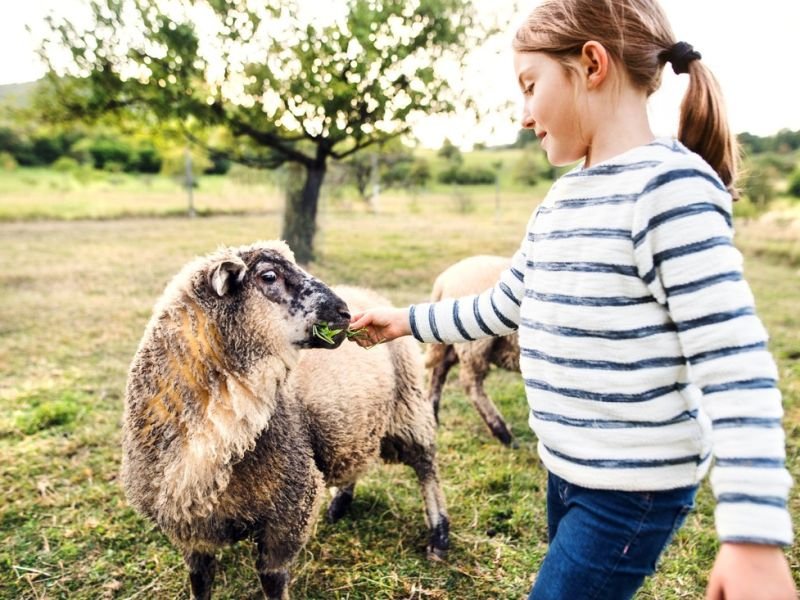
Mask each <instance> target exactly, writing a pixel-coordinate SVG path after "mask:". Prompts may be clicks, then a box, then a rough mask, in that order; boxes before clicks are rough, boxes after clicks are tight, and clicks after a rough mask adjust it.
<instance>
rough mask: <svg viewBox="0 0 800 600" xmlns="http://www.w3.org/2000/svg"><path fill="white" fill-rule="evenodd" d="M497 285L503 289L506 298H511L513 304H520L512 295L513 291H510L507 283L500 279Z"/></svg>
mask: <svg viewBox="0 0 800 600" xmlns="http://www.w3.org/2000/svg"><path fill="white" fill-rule="evenodd" d="M498 285H499V287H500V289H501V290H502V291H503V293H504V294H505V295H506V296H508V299H509V300H511V301H512V302H513V303H514V304H516V305H517V306H520V305H521V304H522V301H521V300H519V299H518V298H517V297H516V296H515V295H514V292H512V291H511V288H510V287H509V286H508V284H507V283H504V282H502V281H501V282H500V283H499V284H498Z"/></svg>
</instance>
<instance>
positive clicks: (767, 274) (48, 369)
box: [0, 180, 800, 600]
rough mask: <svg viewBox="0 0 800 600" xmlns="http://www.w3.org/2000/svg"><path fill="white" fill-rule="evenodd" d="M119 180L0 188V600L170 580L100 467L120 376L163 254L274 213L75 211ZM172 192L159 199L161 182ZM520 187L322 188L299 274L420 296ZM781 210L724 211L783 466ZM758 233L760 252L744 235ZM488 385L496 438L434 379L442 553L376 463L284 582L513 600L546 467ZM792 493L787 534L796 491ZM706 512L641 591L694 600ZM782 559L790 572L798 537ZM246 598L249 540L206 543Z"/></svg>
mask: <svg viewBox="0 0 800 600" xmlns="http://www.w3.org/2000/svg"><path fill="white" fill-rule="evenodd" d="M229 184H230V182H225V181H222V180H220V181H218V182H215V183H214V185H218V186H219V188H218V189H229V190H230V197H231V198H238V197H240V196H242V197H243V196H244V195H246V193H248V188H247V187H246V186H244V187H243V189H239V187H242V186H238V187H237V186H231V187H230V188H225V186H227V185H229ZM125 185H130V186H131V189H130V190H129V192H124V193H120V194H119V195H117V193H116V191H115V190H117V188H102V187H99V188H92V187H90V186H89V187H88V189H84V191H83V193H84V195H85V198H83V199H82V196H81V193H80V191H79V190H77V189H76V190H75V192H74V193H75V198H74V205H75V212H74V213H73V212H70V213H69V214H67V213H66V212H65V213H64V214H61V215H59V212H58V211H60V210H61V208H60V203H59V201H58V200H55V199H53V198H51V197H49V195H48V194H50V192H47V191H46V190H45V189H44V188H43V189H40V190H38V191H37V192H36V193H37V194H40V198H39V200H38V201H37V202H38V203H39V205H41V206H50V207H51V208H50V209H48V211H49V212H48V213H47V214H50V215H51V216H58V217H59V218H60V219H62V220H57V221H54V220H32V219H33V217H34V216H35V215H34V214H33V213H28V212H25V210H24V209H19V208H9V204H7V203H6V200H7V198H9V197H14V196H13V194H14V193H17V192H13V193H12V192H0V210H2V211H6V212H5V213H4V214H5V215H7V217H4V219H5V222H3V223H0V486H1V487H2V489H3V490H4V502H3V503H0V597H2V598H31V599H33V598H44V597H47V598H71V599H72V598H75V599H79V600H80V599H95V598H145V597H155V598H174V597H187V596H188V585H187V578H186V572H185V569H184V567H183V564H182V562H181V559H180V557H179V555H178V553H177V552H176V551H175V550H174V549H173V548H172V547H171V546H170V544H169V543H168V541H167V540H166V539H165V538H164V536H163V535H161V533H160V532H158V531H157V530H156V529H155V528H154V527H153V526H152V525H151V524H150V523H149V522H147V521H145V520H144V519H142V518H141V517H139V516H138V515H137V514H135V513H134V512H133V511H132V510H131V509H130V507H128V505H127V503H126V501H125V498H124V495H123V493H122V491H121V489H120V486H119V483H118V481H117V473H118V470H119V461H120V446H119V445H120V418H121V412H122V398H123V391H124V386H125V378H126V371H127V367H128V364H129V361H130V359H131V357H132V356H133V353H134V351H135V349H136V345H137V343H138V340H139V338H140V336H141V334H142V331H143V328H144V325H145V323H146V321H147V319H148V318H149V315H150V311H151V308H152V305H153V303H154V302H155V300H156V299H157V297H158V296H159V294H160V293H161V290H162V289H163V287H164V285H165V283H166V282H167V280H168V279H169V277H170V276H171V275H172V274H174V273H175V272H176V271H177V270H178V268H179V267H180V266H181V265H182V264H183V263H185V262H186V261H187V260H188V259H190V258H192V257H193V256H195V255H197V254H204V253H206V252H208V251H211V250H213V249H215V248H216V247H217V246H218V245H219V244H243V243H250V242H252V241H253V240H255V239H264V238H274V237H276V236H278V235H279V232H280V220H281V218H280V214H279V211H278V210H269V211H267V210H258V211H256V212H255V213H254V212H253V211H250V210H249V209H246V210H248V214H245V215H237V214H219V213H218V212H215V213H214V214H215V215H216V216H213V217H208V218H198V219H187V218H184V217H175V218H170V219H156V218H142V217H141V216H140V217H137V218H125V219H122V218H118V219H114V220H104V221H103V220H100V221H98V220H87V219H86V218H85V217H87V216H91V215H94V214H95V213H94V210H95V207H97V206H101V205H103V204H104V203H109V202H111V199H112V198H113V202H114V203H116V204H115V207H116V208H115V210H116V211H117V212H115V213H114V215H115V216H117V217H119V216H122V215H124V214H139V215H141V214H142V213H137V212H136V210H134V209H136V208H137V207H135V206H134V207H133V209H131V205H132V204H133V203H134V200H133V199H132V198H133V197H134V195H135V192H136V189H137V188H136V186H135V183H134V182H131V183H129V184H125ZM154 185H165V186H166V185H167V183H165V182H161V183H154ZM123 187H124V186H123ZM201 189H202V188H201ZM102 190H110V191H102ZM537 191H538V190H537ZM70 193H72V192H70ZM153 193H154V194H155V193H156V192H153ZM158 193H160V192H158ZM128 194H130V195H128ZM143 195H145V196H147V195H148V193H144V194H143ZM170 195H171V196H174V198H173V199H172V200H171V201H170V202H174V203H175V205H176V206H177V205H179V204H180V202H181V201H182V200H181V197H180V192H179V191H173V192H170ZM209 197H211V194H210V195H209ZM537 198H538V196H537V195H536V194H530V193H527V194H525V193H503V194H502V198H501V201H502V202H501V206H500V210H499V211H498V210H497V208H496V205H495V198H494V195H493V192H492V191H487V190H484V191H480V190H479V191H477V192H474V193H473V196H472V201H473V202H472V208H471V209H470V211H469V212H462V211H460V209H459V206H458V204H456V203H453V202H452V198H451V197H450V196H449V195H448V194H447V193H440V194H427V195H423V196H421V197H418V198H416V199H415V198H413V197H410V196H405V195H400V194H398V195H387V196H386V197H384V198H383V199H382V202H381V205H380V206H381V211H380V212H379V214H375V215H373V214H367V213H366V211H364V210H361V207H360V205H358V204H354V205H353V207H352V208H351V209H349V210H348V209H346V208H345V206H346V205H345V204H339V203H336V202H334V201H333V199H331V200H330V201H328V202H325V203H324V204H323V206H322V210H321V214H320V221H319V225H320V231H319V234H318V237H317V248H318V259H317V261H316V262H315V263H313V264H312V265H310V266H309V269H310V270H311V271H312V272H313V273H315V274H316V275H318V276H320V277H321V278H323V279H324V280H326V281H327V282H329V283H347V284H358V285H364V286H369V287H373V288H375V289H377V290H378V291H379V292H381V293H383V294H384V295H387V296H388V297H390V298H391V299H392V300H393V301H395V302H396V303H397V304H404V303H408V302H413V301H419V300H422V299H425V298H426V297H427V295H428V294H429V291H430V285H431V282H432V281H433V279H434V277H435V275H436V274H438V272H439V271H440V270H441V269H442V268H444V267H445V266H446V265H448V264H450V263H452V262H454V261H455V260H457V259H459V258H462V257H463V256H466V255H468V254H473V253H475V252H476V249H479V251H480V252H485V253H499V254H510V253H512V252H513V251H514V250H515V249H516V246H517V242H518V240H519V238H520V236H521V234H522V232H523V230H524V225H525V222H526V220H527V217H528V215H529V213H530V211H531V210H532V208H533V206H534V205H535V203H536V201H537ZM262 200H263V198H262ZM13 202H17V200H13ZM146 202H148V203H149V202H152V203H153V205H154V206H155V207H156V209H157V210H156V211H155V212H154V213H153V214H164V213H163V212H162V208H163V207H162V206H161V204H159V202H158V201H157V200H156V199H155V198H149V199H146ZM212 202H221V201H220V200H219V199H216V200H215V199H213V198H212V199H209V205H211V203H212ZM276 206H277V205H276ZM70 210H72V209H70ZM129 210H130V211H131V212H128V211H129ZM243 210H245V209H243ZM14 211H20V212H19V213H15V212H14ZM212 212H214V211H212ZM15 214H16V215H17V216H13V215H15ZM145 214H149V213H145ZM8 215H10V216H8ZM63 219H78V220H63ZM782 219H783V220H781V219H779V220H778V221H770V220H769V219H763V220H759V221H752V222H748V223H745V222H742V223H739V224H738V226H737V229H738V233H737V242H738V243H739V245H740V247H742V248H743V249H744V250H745V252H746V272H747V276H748V279H749V281H750V283H751V285H752V287H753V289H754V292H755V296H756V299H757V305H758V309H759V314H760V315H761V317H762V318H763V320H764V322H765V324H766V326H767V328H768V330H769V331H770V333H771V336H772V337H771V342H770V345H771V349H772V351H773V353H774V355H775V357H776V360H777V361H778V365H779V369H780V373H781V384H780V385H781V388H782V390H783V393H784V402H785V409H786V418H785V428H786V432H787V444H788V464H789V467H790V469H791V471H792V473H793V474H794V475H795V476H797V475H798V474H800V361H798V358H800V327H799V326H798V325H800V316H798V314H797V306H798V305H800V277H798V264H797V263H796V262H794V260H795V259H794V258H792V257H793V256H795V254H794V252H796V250H795V249H794V248H796V246H795V244H796V239H797V238H792V237H791V236H790V235H788V233H787V232H788V231H790V230H791V228H792V227H794V225H793V223H794V221H793V220H792V218H790V217H785V216H784V217H783V218H782ZM787 219H788V220H787ZM767 241H769V243H770V244H773V245H774V248H773V249H772V250H771V251H769V252H765V251H761V250H759V248H761V247H762V246H763V244H766V243H767ZM487 389H488V391H489V393H490V394H491V395H492V397H493V398H494V400H495V402H496V403H497V405H498V407H499V408H500V410H501V411H502V412H503V414H504V415H505V416H506V419H507V421H508V422H509V424H510V426H511V428H512V430H513V433H514V435H515V436H516V437H517V439H518V441H519V448H517V449H514V450H510V449H506V448H503V447H501V446H500V445H499V444H498V443H497V442H496V441H494V440H493V439H492V438H491V437H490V435H489V434H488V432H487V430H486V429H485V426H484V425H483V423H482V421H481V420H480V418H479V417H478V415H477V413H476V412H475V411H474V409H473V408H472V407H471V405H470V404H469V401H468V399H467V398H466V397H465V396H464V394H463V393H462V392H461V391H460V389H459V387H458V386H457V385H456V383H455V374H453V375H452V376H451V379H450V382H449V383H448V386H447V387H446V388H445V395H444V398H443V400H442V409H441V410H442V412H441V422H442V425H441V428H440V430H439V433H438V442H439V460H440V467H441V477H442V481H443V486H444V491H445V494H446V496H447V499H448V504H449V511H450V517H451V521H452V551H451V554H450V556H449V558H448V560H447V561H446V562H444V563H430V562H427V561H426V559H425V552H424V547H425V543H426V530H425V524H424V519H423V511H422V501H421V498H420V494H419V491H418V489H417V485H416V482H415V479H414V477H413V474H412V473H411V471H410V470H409V469H407V468H404V467H400V466H380V467H376V468H374V469H372V470H371V471H370V473H369V474H368V476H367V477H365V478H364V480H363V481H362V482H361V483H360V484H359V486H358V488H357V490H356V499H355V501H354V504H353V507H352V508H353V510H352V512H351V514H350V515H349V516H347V517H346V518H344V519H343V520H341V521H340V522H338V523H336V524H334V525H329V524H327V523H325V522H322V521H321V522H320V523H319V525H318V527H317V531H316V534H315V536H314V538H313V540H312V541H311V542H310V543H309V545H308V546H307V547H306V549H305V550H304V551H303V553H302V554H301V556H300V557H299V560H298V561H297V563H296V565H295V567H294V571H293V582H292V589H293V594H294V597H295V598H307V599H311V600H316V599H320V600H321V599H323V598H324V599H326V600H327V599H342V600H344V599H353V600H355V599H363V600H367V599H370V600H373V599H387V600H388V599H401V598H403V599H456V598H458V599H468V600H469V599H475V600H477V599H481V600H484V599H487V598H498V599H518V598H523V597H525V595H526V593H527V590H528V588H529V586H530V582H531V578H532V576H533V574H534V573H535V571H536V569H537V565H538V564H539V562H540V561H541V559H542V557H543V556H544V553H545V552H546V539H547V537H546V519H545V508H544V494H545V473H544V471H543V469H542V468H541V466H540V464H539V461H538V458H537V455H536V448H535V439H534V436H533V434H532V433H531V432H530V431H529V430H528V427H527V424H526V420H527V407H526V404H525V401H524V399H523V388H522V384H521V382H520V380H519V376H518V375H516V374H511V373H506V372H502V371H496V372H493V373H492V374H491V375H490V377H489V380H488V385H487ZM790 506H791V509H792V512H793V515H794V520H795V528H796V529H800V527H798V525H800V521H799V520H798V519H799V518H800V490H798V489H797V488H795V490H793V493H792V496H791V500H790ZM712 513H713V502H712V499H711V495H710V493H709V490H708V488H707V487H703V489H702V490H701V493H700V497H699V506H698V510H697V511H695V512H694V513H693V514H692V515H691V516H690V518H689V520H688V522H687V525H686V526H685V527H684V529H683V530H682V531H681V532H680V533H679V535H678V536H677V538H676V540H675V542H674V543H673V544H672V545H671V547H670V549H669V551H668V553H667V555H666V556H665V557H664V559H663V561H662V563H661V566H660V569H659V572H658V574H657V575H656V576H655V577H653V578H652V579H651V580H650V581H648V583H647V584H646V586H645V588H644V589H643V590H642V591H641V592H640V593H639V595H638V598H639V600H643V599H656V598H657V599H663V600H672V599H679V598H699V597H702V593H703V589H704V586H705V582H706V578H707V574H708V571H709V569H710V567H711V564H712V561H713V557H714V553H715V551H716V547H717V546H716V541H715V534H714V530H713V520H712ZM787 556H788V557H789V560H790V562H791V565H792V567H793V569H794V574H795V578H796V581H797V582H798V584H800V545H798V544H795V545H794V546H793V547H792V548H790V549H788V551H787ZM258 593H259V587H258V582H257V578H256V575H255V572H254V569H253V564H252V555H251V550H250V548H249V547H248V546H247V545H246V544H239V545H237V546H234V547H232V548H229V549H227V550H225V552H224V553H223V555H222V567H221V569H220V572H219V573H218V576H217V583H216V585H215V597H216V598H255V597H258Z"/></svg>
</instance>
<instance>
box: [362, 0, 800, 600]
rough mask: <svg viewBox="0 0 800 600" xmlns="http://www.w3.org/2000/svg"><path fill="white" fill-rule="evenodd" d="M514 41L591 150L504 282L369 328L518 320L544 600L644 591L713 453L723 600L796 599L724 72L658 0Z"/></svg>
mask: <svg viewBox="0 0 800 600" xmlns="http://www.w3.org/2000/svg"><path fill="white" fill-rule="evenodd" d="M513 47H514V50H515V56H514V67H515V71H516V75H517V79H518V82H519V86H520V89H521V90H522V93H523V95H524V110H523V120H522V125H523V127H526V128H529V129H532V130H533V131H534V132H535V133H536V136H537V137H538V138H539V139H540V140H541V144H542V147H543V148H544V150H545V152H546V153H547V157H548V159H549V161H550V162H551V163H552V164H554V165H564V164H567V163H571V162H574V161H577V160H579V159H583V162H582V164H580V165H579V166H578V167H576V168H574V169H573V170H572V171H570V172H569V173H567V174H566V175H564V176H563V177H561V178H560V179H559V180H558V181H557V182H556V183H555V184H554V185H553V187H552V188H551V190H550V191H549V193H548V194H547V196H546V198H545V199H544V201H543V202H542V204H541V205H540V206H539V207H538V208H537V210H536V212H535V213H534V215H533V216H532V218H531V219H530V221H529V223H528V227H527V233H526V235H525V237H524V239H523V240H522V244H521V246H520V248H519V250H518V251H517V253H516V254H515V255H514V257H513V261H512V266H511V268H510V269H509V270H508V271H507V272H505V273H504V274H503V275H502V276H501V278H500V281H499V282H498V283H497V284H496V285H495V286H494V288H492V289H489V290H487V291H486V292H484V293H483V294H480V295H478V296H474V297H467V298H460V299H456V300H443V301H440V302H437V303H433V304H420V305H416V306H411V307H410V308H409V309H403V310H398V309H386V308H381V309H374V310H370V311H368V312H366V313H363V314H360V315H355V316H354V317H353V320H352V324H351V327H353V328H356V329H357V328H362V327H366V328H367V334H368V335H367V336H365V337H363V338H356V341H357V342H358V343H360V344H361V345H364V346H368V345H371V344H375V343H380V342H383V341H387V340H391V339H393V338H396V337H398V336H402V335H408V334H413V335H414V336H415V337H416V338H417V339H418V340H420V341H422V342H445V343H453V342H463V341H467V340H472V339H475V338H478V337H483V336H491V335H504V334H507V333H509V332H511V331H513V330H515V329H519V339H520V347H521V350H520V354H521V355H520V366H521V370H522V374H523V377H524V379H525V388H526V394H527V398H528V403H529V405H530V425H531V427H532V428H533V430H534V431H535V433H536V435H537V437H538V439H539V443H538V450H539V455H540V457H541V460H542V462H543V463H544V465H545V466H546V468H547V470H548V492H547V508H548V530H549V537H550V547H549V551H548V554H547V556H546V558H545V560H544V562H543V563H542V565H541V569H540V570H539V572H538V575H537V578H536V583H535V584H534V586H533V589H532V591H531V593H530V598H531V599H535V600H541V599H546V598H547V599H549V598H563V599H569V600H576V599H580V598H601V599H617V598H630V597H631V596H633V594H634V593H635V592H636V590H637V589H638V588H639V587H640V586H641V585H642V582H643V580H644V578H645V576H646V575H648V574H651V573H653V571H654V570H655V565H656V561H657V559H658V557H659V556H660V555H661V553H662V551H663V550H664V547H665V546H666V544H667V543H668V541H669V539H670V538H671V537H672V535H673V533H674V532H675V530H676V529H677V528H678V527H680V525H681V524H682V523H683V521H684V519H685V517H686V514H687V512H688V511H689V510H690V508H691V507H692V505H693V500H694V496H695V492H696V490H697V486H698V483H699V482H700V481H701V479H702V478H703V477H704V475H705V474H706V472H707V471H708V470H709V468H711V484H712V487H713V491H714V494H715V497H716V500H717V506H716V514H715V517H716V518H715V521H716V527H717V531H718V534H719V538H720V540H721V542H722V544H721V547H720V551H719V554H718V556H717V559H716V562H715V565H714V568H713V570H712V572H711V575H710V579H709V584H708V592H707V597H708V598H713V599H720V600H721V599H723V598H724V599H725V600H733V599H737V598H740V599H747V600H754V599H758V598H764V599H766V598H769V599H770V600H775V599H779V598H787V599H788V598H795V597H796V592H795V588H794V583H793V581H792V577H791V573H790V571H789V566H788V563H787V561H786V558H785V557H784V554H783V551H782V549H781V546H785V545H790V544H791V543H792V531H791V520H790V518H789V514H788V511H787V496H788V492H789V488H790V486H791V478H790V476H789V473H788V471H787V470H786V468H785V466H784V455H785V451H784V434H783V430H782V428H781V415H782V408H781V398H780V394H779V392H778V390H777V389H776V385H775V383H776V377H777V370H776V368H775V364H774V362H773V361H772V358H771V356H770V355H769V353H768V352H767V349H766V333H765V331H764V329H763V327H762V325H761V323H760V321H759V319H758V317H757V316H756V315H755V312H754V308H753V297H752V295H751V292H750V290H749V287H748V285H747V283H746V282H745V281H744V279H743V278H742V260H741V255H740V254H739V253H738V252H737V251H736V249H735V248H734V246H733V244H732V241H731V238H732V229H731V198H732V196H733V197H735V196H736V189H735V178H736V167H737V165H736V147H735V141H734V138H733V136H732V135H731V133H730V131H729V129H728V125H727V123H726V121H725V114H724V108H723V105H722V98H721V96H720V92H719V90H718V88H717V84H716V81H715V79H714V78H713V76H712V75H711V73H710V71H709V70H708V69H707V68H706V67H705V66H704V65H703V63H702V62H701V60H700V59H701V57H700V54H699V53H698V52H696V51H694V49H693V48H692V47H691V46H690V45H689V44H686V43H684V42H677V43H676V40H675V36H674V35H673V33H672V30H671V28H670V26H669V24H668V22H667V19H666V17H665V15H664V13H663V11H662V9H661V8H660V7H659V5H658V4H657V3H656V0H545V1H544V2H543V3H541V4H540V5H539V6H538V7H537V8H536V9H535V10H534V11H533V12H532V13H531V14H530V16H529V17H528V19H527V20H526V22H525V23H524V24H523V26H522V27H521V28H520V29H519V30H518V31H517V34H516V37H515V39H514V44H513ZM666 63H670V64H671V66H672V68H673V70H674V71H675V73H688V74H689V88H688V90H687V93H686V97H685V98H684V101H683V104H682V106H681V119H680V128H679V134H678V138H679V140H680V141H676V140H672V139H657V138H655V137H654V135H653V133H652V132H651V129H650V126H649V123H648V119H647V99H648V97H649V96H650V94H652V93H653V92H654V91H655V90H656V89H657V88H658V86H659V83H660V77H661V72H662V69H663V67H664V66H665V64H666ZM712 463H713V467H712V466H711V465H712Z"/></svg>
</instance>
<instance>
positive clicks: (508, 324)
mask: <svg viewBox="0 0 800 600" xmlns="http://www.w3.org/2000/svg"><path fill="white" fill-rule="evenodd" d="M489 301H490V302H491V303H492V309H493V310H494V314H495V316H496V317H497V319H498V320H499V321H500V322H501V323H502V324H503V325H505V326H506V327H508V328H509V329H516V328H517V324H516V323H514V321H512V320H511V319H509V318H508V317H506V316H505V315H504V314H503V313H502V312H500V309H499V308H497V305H496V304H495V302H494V292H492V294H491V295H490V296H489Z"/></svg>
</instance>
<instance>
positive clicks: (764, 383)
mask: <svg viewBox="0 0 800 600" xmlns="http://www.w3.org/2000/svg"><path fill="white" fill-rule="evenodd" d="M777 383H778V382H777V381H775V380H774V379H770V378H768V377H758V378H755V379H741V380H739V381H729V382H726V383H718V384H714V385H707V386H705V387H704V388H703V394H705V395H706V396H707V395H709V394H716V393H718V392H727V391H730V390H763V389H771V388H774V387H775V385H776V384H777Z"/></svg>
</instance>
